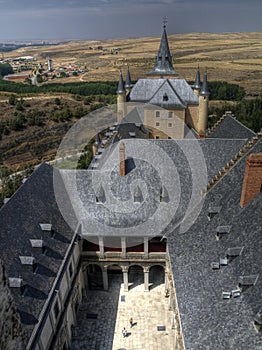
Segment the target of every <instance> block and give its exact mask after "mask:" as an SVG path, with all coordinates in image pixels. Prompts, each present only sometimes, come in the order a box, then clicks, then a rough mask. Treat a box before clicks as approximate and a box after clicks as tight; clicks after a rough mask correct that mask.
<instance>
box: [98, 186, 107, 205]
mask: <svg viewBox="0 0 262 350" xmlns="http://www.w3.org/2000/svg"><path fill="white" fill-rule="evenodd" d="M105 202H106V195H105V191H104V188H103V186H102V185H100V187H99V188H98V191H97V192H96V203H98V204H99V203H100V204H102V203H105Z"/></svg>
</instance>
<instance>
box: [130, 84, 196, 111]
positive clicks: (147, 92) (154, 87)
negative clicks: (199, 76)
mask: <svg viewBox="0 0 262 350" xmlns="http://www.w3.org/2000/svg"><path fill="white" fill-rule="evenodd" d="M170 87H171V90H170ZM165 89H167V91H164V90H165ZM159 91H160V92H161V93H159ZM165 92H166V93H167V95H168V97H169V100H168V101H166V102H167V103H168V104H169V106H172V101H174V106H176V104H177V99H180V104H181V103H182V104H184V105H187V104H198V97H197V95H196V94H195V93H194V92H193V90H192V88H191V87H190V85H189V84H188V83H187V82H186V80H185V79H139V80H138V81H137V83H136V84H135V85H134V87H133V89H132V90H131V93H130V101H131V102H132V101H138V102H150V103H152V104H157V105H160V104H163V103H165V101H163V96H164V94H165ZM163 106H164V107H165V105H163Z"/></svg>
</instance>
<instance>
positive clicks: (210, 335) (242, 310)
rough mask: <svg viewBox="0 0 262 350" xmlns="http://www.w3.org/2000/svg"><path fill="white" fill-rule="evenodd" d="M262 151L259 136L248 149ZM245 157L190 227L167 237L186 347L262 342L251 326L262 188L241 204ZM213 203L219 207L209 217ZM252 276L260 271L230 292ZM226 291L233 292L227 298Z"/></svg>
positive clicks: (260, 268)
mask: <svg viewBox="0 0 262 350" xmlns="http://www.w3.org/2000/svg"><path fill="white" fill-rule="evenodd" d="M261 151H262V142H261V141H260V142H259V143H258V144H256V145H255V146H254V147H253V149H252V150H251V151H250V152H249V153H253V152H261ZM245 161H246V157H244V158H243V159H241V160H240V161H239V162H238V163H237V164H236V165H235V166H234V167H233V168H232V169H231V171H230V172H228V173H227V174H226V176H224V177H223V178H222V179H221V181H219V182H218V183H217V184H216V185H215V186H214V187H213V188H212V190H210V192H208V193H207V196H206V200H205V202H204V205H203V208H202V210H201V213H200V215H199V216H198V217H197V219H196V221H195V223H194V224H193V225H192V226H191V228H190V229H189V230H188V231H187V232H185V233H184V234H181V233H179V229H176V230H175V231H174V232H173V233H172V234H170V235H169V237H168V245H169V252H170V258H171V265H172V270H173V276H174V281H175V288H176V295H177V300H178V308H179V312H180V318H181V323H182V331H183V334H184V339H185V345H186V349H218V350H220V349H221V350H222V349H260V348H261V347H262V334H261V332H260V333H257V332H256V331H255V328H254V326H253V321H254V319H255V316H256V314H257V313H258V312H259V310H260V309H261V307H262V298H261V290H262V279H261V273H262V265H261V256H262V240H261V227H262V193H260V194H259V195H258V196H257V197H255V198H254V199H253V200H252V201H251V202H250V203H249V204H247V205H246V206H245V207H244V208H243V209H242V208H241V207H240V205H239V201H240V195H241V188H242V181H243V175H244V169H245ZM210 206H221V210H220V211H219V212H218V213H217V214H216V215H215V216H214V217H213V218H212V219H211V220H208V212H209V208H210ZM228 225H230V226H231V228H230V231H229V233H227V234H225V235H223V236H222V237H221V239H220V240H217V239H216V229H217V227H219V226H220V227H221V226H228ZM230 251H231V253H232V252H233V253H232V254H231V255H233V254H235V255H236V256H235V257H232V256H231V259H230V260H229V261H228V263H227V265H224V266H220V268H218V269H212V267H211V263H212V262H220V261H221V260H220V259H222V261H224V258H226V256H227V255H228V254H229V253H230ZM236 251H237V253H238V254H236ZM240 252H241V254H240ZM250 276H251V277H252V278H253V277H254V276H255V277H256V278H253V279H252V281H253V283H254V285H252V284H249V285H248V286H246V287H245V288H244V289H242V291H241V292H240V293H239V292H237V293H233V295H232V291H238V287H239V283H240V282H241V281H243V280H244V281H246V280H248V278H249V280H250V278H251V277H250ZM222 292H228V293H229V294H228V295H229V296H230V295H232V296H231V297H229V299H223V298H222Z"/></svg>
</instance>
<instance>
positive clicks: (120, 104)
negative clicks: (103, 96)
mask: <svg viewBox="0 0 262 350" xmlns="http://www.w3.org/2000/svg"><path fill="white" fill-rule="evenodd" d="M116 93H117V121H121V120H122V119H123V118H124V116H125V115H126V90H125V86H124V80H123V75H122V72H121V71H120V76H119V82H118V88H117V91H116Z"/></svg>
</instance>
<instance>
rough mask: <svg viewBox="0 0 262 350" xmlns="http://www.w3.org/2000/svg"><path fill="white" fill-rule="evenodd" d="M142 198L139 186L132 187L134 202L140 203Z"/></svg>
mask: <svg viewBox="0 0 262 350" xmlns="http://www.w3.org/2000/svg"><path fill="white" fill-rule="evenodd" d="M143 200H144V198H143V194H142V191H141V188H140V187H139V186H137V187H136V188H135V189H134V203H142V202H143Z"/></svg>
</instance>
